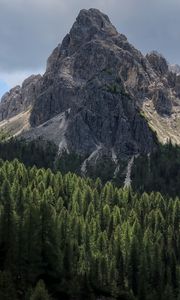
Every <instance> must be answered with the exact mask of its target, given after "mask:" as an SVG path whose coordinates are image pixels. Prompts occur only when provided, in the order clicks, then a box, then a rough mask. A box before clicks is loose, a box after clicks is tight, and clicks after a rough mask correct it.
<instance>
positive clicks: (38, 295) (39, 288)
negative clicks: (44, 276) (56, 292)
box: [30, 280, 50, 300]
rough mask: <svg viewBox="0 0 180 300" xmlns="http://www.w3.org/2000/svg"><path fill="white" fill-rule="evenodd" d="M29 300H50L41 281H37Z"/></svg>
mask: <svg viewBox="0 0 180 300" xmlns="http://www.w3.org/2000/svg"><path fill="white" fill-rule="evenodd" d="M30 300H50V296H49V294H48V291H47V290H46V287H45V284H44V282H43V281H42V280H40V281H38V283H37V285H36V287H35V290H34V292H33V294H32V296H31V298H30Z"/></svg>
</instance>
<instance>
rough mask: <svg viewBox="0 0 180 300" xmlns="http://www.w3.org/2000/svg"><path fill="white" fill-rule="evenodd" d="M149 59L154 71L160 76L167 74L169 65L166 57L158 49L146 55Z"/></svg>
mask: <svg viewBox="0 0 180 300" xmlns="http://www.w3.org/2000/svg"><path fill="white" fill-rule="evenodd" d="M146 58H147V60H148V61H149V63H150V64H151V66H152V67H153V69H154V71H155V72H156V73H157V74H159V75H160V76H163V75H166V74H167V72H168V70H169V67H168V63H167V61H166V59H165V58H164V57H163V56H162V55H161V54H159V53H158V52H157V51H152V52H151V53H149V54H147V55H146Z"/></svg>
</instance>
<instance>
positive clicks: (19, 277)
mask: <svg viewBox="0 0 180 300" xmlns="http://www.w3.org/2000/svg"><path fill="white" fill-rule="evenodd" d="M179 214H180V199H179V198H178V197H176V199H174V200H173V199H168V198H164V197H163V196H162V195H161V194H160V193H151V194H147V193H143V194H142V195H139V194H136V193H134V192H133V191H132V190H128V189H119V188H117V187H115V186H114V185H113V184H112V183H110V182H108V183H106V184H105V185H103V184H102V183H101V181H100V179H97V180H96V181H94V180H91V179H89V178H81V177H79V176H77V175H75V174H73V173H68V174H66V175H62V174H61V173H60V172H57V173H53V172H52V171H51V170H50V169H38V168H36V167H32V168H30V167H28V168H26V167H25V166H24V165H23V164H22V163H20V162H19V161H18V160H14V161H12V162H8V161H6V162H3V161H0V296H1V297H0V299H3V300H9V299H15V300H17V299H18V300H35V299H44V300H45V299H50V297H49V294H50V295H52V297H53V299H97V297H98V296H100V297H101V296H102V297H103V296H108V297H111V298H114V299H119V300H120V299H122V300H123V299H138V300H142V299H143V300H152V299H153V300H154V299H157V300H158V299H162V300H166V299H173V300H174V299H175V300H176V299H178V297H179V296H178V293H179V287H180V284H179V278H180V256H179V253H180V223H179V222H180V219H179ZM42 280H43V281H42ZM43 282H44V283H43ZM45 285H46V287H47V288H46V287H45ZM34 286H36V287H35V289H34V290H33V291H31V289H32V287H34ZM47 291H48V292H47ZM3 297H4V298H3Z"/></svg>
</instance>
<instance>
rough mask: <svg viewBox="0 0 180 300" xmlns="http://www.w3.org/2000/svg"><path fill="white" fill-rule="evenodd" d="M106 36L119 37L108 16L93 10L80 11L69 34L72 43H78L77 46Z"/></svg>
mask: <svg viewBox="0 0 180 300" xmlns="http://www.w3.org/2000/svg"><path fill="white" fill-rule="evenodd" d="M104 35H106V36H114V35H117V30H116V29H115V27H114V26H113V25H112V23H111V22H110V20H109V18H108V16H106V15H105V14H103V13H101V12H100V11H99V10H97V9H93V8H91V9H89V10H85V9H83V10H81V11H80V13H79V15H78V17H77V19H76V22H75V23H74V25H73V26H72V28H71V30H70V33H69V37H70V40H71V43H72V44H73V43H75V44H76V43H77V45H79V43H85V42H87V41H88V40H91V39H92V38H97V36H98V38H99V36H104Z"/></svg>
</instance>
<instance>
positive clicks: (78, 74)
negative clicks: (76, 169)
mask: <svg viewBox="0 0 180 300" xmlns="http://www.w3.org/2000/svg"><path fill="white" fill-rule="evenodd" d="M18 89H19V88H18ZM30 90H31V89H30ZM20 91H21V92H20V94H21V101H22V103H23V105H22V106H20V107H22V108H20V111H19V110H17V111H14V110H13V113H12V112H11V110H9V106H8V108H7V109H5V112H6V113H2V114H1V115H2V117H1V119H2V120H3V119H4V118H5V119H6V118H9V117H12V116H14V114H17V113H19V112H22V110H24V111H26V110H28V109H29V106H30V107H31V111H30V115H29V126H26V127H25V129H26V130H25V131H26V132H25V133H23V136H24V137H25V138H27V139H35V138H37V137H40V136H42V137H44V138H45V139H49V140H53V141H54V142H55V143H56V144H58V146H59V150H60V151H61V150H62V149H64V148H66V149H67V151H69V152H76V153H78V154H82V155H85V156H87V157H88V156H93V157H94V156H95V155H96V156H98V155H99V154H102V153H104V154H106V155H109V156H112V157H117V158H118V157H121V156H125V157H127V156H132V155H136V154H138V153H149V152H151V151H152V149H153V148H154V147H155V142H154V141H155V138H154V136H155V134H154V132H153V131H156V133H157V136H158V137H159V139H160V140H161V141H163V142H165V141H166V139H167V138H171V139H172V140H173V141H174V142H176V143H180V135H179V133H178V132H179V129H180V119H179V117H180V114H179V111H180V99H179V94H180V85H179V78H178V76H176V74H174V73H172V72H170V71H169V69H168V65H167V62H166V60H165V59H164V58H163V57H162V56H161V55H159V54H158V53H156V52H152V53H150V54H148V55H147V56H146V57H144V56H143V55H142V54H141V53H140V52H139V51H138V50H136V49H135V48H134V47H133V46H132V45H131V44H130V43H129V42H128V41H127V38H126V37H125V36H124V35H122V34H120V33H118V32H117V30H116V28H115V27H114V26H113V25H112V24H111V22H110V20H109V18H108V17H107V16H106V15H104V14H103V13H101V12H100V11H99V10H96V9H90V10H82V11H80V13H79V15H78V17H77V19H76V22H75V23H74V25H73V26H72V28H71V30H70V32H69V34H67V35H66V37H65V38H64V40H63V41H62V44H60V45H58V46H57V48H56V49H55V50H54V51H53V53H52V55H51V56H50V57H49V59H48V62H47V69H46V72H45V74H44V75H43V77H42V78H41V77H37V78H36V80H33V92H32V90H31V92H30V93H29V90H28V91H27V92H25V93H23V92H22V91H23V86H22V88H21V89H20ZM13 93H14V92H13ZM18 93H19V92H18ZM11 94H12V92H10V94H9V95H6V99H7V100H6V101H5V102H6V103H15V104H16V97H14V96H13V97H11ZM29 95H30V98H29ZM27 96H28V97H27ZM12 98H13V100H12ZM14 99H15V100H14ZM27 99H28V100H27ZM3 102H4V101H3ZM3 102H2V104H1V105H0V112H1V111H3ZM27 104H28V105H27ZM15 106H16V105H15ZM11 121H12V126H13V120H12V119H10V120H9V122H10V123H11ZM26 124H27V123H26ZM0 126H1V123H0ZM30 127H31V128H30ZM151 129H153V130H151ZM21 135H22V132H21Z"/></svg>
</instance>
